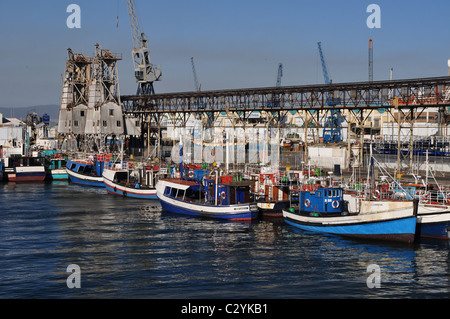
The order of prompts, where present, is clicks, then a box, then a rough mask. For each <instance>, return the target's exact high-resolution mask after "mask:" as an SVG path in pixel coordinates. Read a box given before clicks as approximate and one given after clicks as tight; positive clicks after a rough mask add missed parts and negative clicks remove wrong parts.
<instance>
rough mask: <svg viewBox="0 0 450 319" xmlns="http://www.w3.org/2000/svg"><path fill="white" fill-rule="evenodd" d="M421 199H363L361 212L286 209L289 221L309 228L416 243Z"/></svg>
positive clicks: (360, 236)
mask: <svg viewBox="0 0 450 319" xmlns="http://www.w3.org/2000/svg"><path fill="white" fill-rule="evenodd" d="M416 215H417V202H412V201H410V202H388V201H386V202H380V201H379V202H371V201H367V202H364V201H362V202H361V211H360V213H357V214H350V215H342V216H326V217H321V216H310V215H309V214H301V213H299V212H292V211H287V210H284V211H283V217H284V219H285V221H286V223H288V224H290V225H292V226H295V227H297V228H300V229H302V230H306V231H312V232H321V233H329V234H335V235H340V236H344V237H351V238H359V239H370V240H380V241H394V242H405V243H413V242H414V238H415V234H416V226H417V216H416Z"/></svg>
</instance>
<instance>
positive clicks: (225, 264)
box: [0, 184, 450, 299]
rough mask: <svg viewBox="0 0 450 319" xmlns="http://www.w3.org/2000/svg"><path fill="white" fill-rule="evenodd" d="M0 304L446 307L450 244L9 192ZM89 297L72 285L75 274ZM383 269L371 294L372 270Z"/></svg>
mask: <svg viewBox="0 0 450 319" xmlns="http://www.w3.org/2000/svg"><path fill="white" fill-rule="evenodd" d="M0 189H1V191H0V201H1V203H2V204H3V206H2V210H1V215H0V216H1V218H0V227H1V229H2V232H0V251H1V252H2V258H0V269H2V289H1V290H0V295H1V296H4V297H5V296H8V297H13V298H16V297H20V298H33V297H42V298H54V297H56V298H77V297H88V298H91V297H95V298H103V297H119V298H139V297H145V298H296V299H297V298H301V299H304V298H447V297H448V296H449V272H450V270H449V264H450V259H449V258H450V256H449V242H447V241H439V242H432V241H428V242H427V241H423V242H422V241H421V242H419V243H417V244H414V245H403V244H398V245H397V244H388V243H375V242H363V241H356V240H348V239H345V238H342V237H339V236H334V235H322V234H320V235H319V234H315V233H310V232H305V231H302V230H299V229H297V228H295V227H291V226H289V225H286V224H284V222H283V221H282V220H257V221H254V222H250V223H248V222H227V221H217V220H209V219H204V218H196V217H189V216H183V215H175V214H171V213H167V212H164V211H162V210H161V207H160V205H159V202H158V201H142V200H137V199H132V198H121V197H116V196H112V195H109V194H107V193H106V192H105V191H104V190H103V189H93V188H84V187H79V186H76V185H62V184H60V185H51V184H50V185H33V184H23V185H20V184H17V185H0ZM72 263H75V264H78V265H79V266H80V268H81V271H82V283H81V284H82V288H81V289H76V290H74V289H68V288H67V287H66V284H65V280H66V279H67V276H68V273H66V268H67V266H68V265H69V264H72ZM370 264H377V265H379V266H380V269H381V288H373V289H370V288H368V287H367V284H366V280H367V277H368V275H369V273H368V272H367V267H368V266H369V265H370Z"/></svg>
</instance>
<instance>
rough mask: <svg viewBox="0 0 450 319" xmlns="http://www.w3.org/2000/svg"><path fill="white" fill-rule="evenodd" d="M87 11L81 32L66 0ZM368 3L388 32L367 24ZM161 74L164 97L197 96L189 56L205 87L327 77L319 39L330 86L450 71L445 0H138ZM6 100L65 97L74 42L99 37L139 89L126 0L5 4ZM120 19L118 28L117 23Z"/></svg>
mask: <svg viewBox="0 0 450 319" xmlns="http://www.w3.org/2000/svg"><path fill="white" fill-rule="evenodd" d="M71 3H74V4H78V5H79V6H80V8H81V28H79V29H70V28H68V27H67V25H66V20H67V17H68V16H69V15H70V13H67V12H66V9H67V6H68V5H69V4H71ZM371 3H374V4H378V5H379V6H380V8H381V28H379V29H369V28H368V27H367V25H366V19H367V17H368V16H369V15H370V13H367V12H366V9H367V6H368V5H369V4H371ZM135 4H136V8H137V11H138V12H137V13H138V18H139V20H140V23H141V25H142V29H143V31H144V32H145V33H146V34H147V36H148V38H149V45H150V54H151V59H152V62H153V63H154V64H157V65H160V67H161V69H162V72H163V80H162V81H161V82H156V83H155V90H156V92H157V93H165V92H179V91H192V90H193V89H194V80H193V75H192V67H191V60H190V59H191V57H194V59H195V64H196V69H197V75H198V78H199V82H200V83H201V84H202V90H215V89H230V88H251V87H265V86H274V85H275V83H276V74H277V68H278V63H280V62H281V63H283V78H282V85H301V84H314V83H323V76H322V68H321V64H320V60H319V55H318V49H317V41H322V48H323V50H324V54H325V58H326V60H327V64H328V68H329V73H330V75H331V78H332V79H333V82H335V83H338V82H349V81H365V80H367V79H368V40H369V38H373V41H374V42H373V43H374V80H384V79H388V78H389V70H390V68H391V67H392V68H394V73H393V74H394V78H395V79H400V78H417V77H430V76H443V75H447V60H448V59H449V58H450V41H449V40H450V39H449V37H450V32H449V31H450V24H449V22H448V16H449V12H450V1H448V0H429V1H423V0H420V1H411V0H410V1H399V0H395V1H393V0H390V1H382V0H370V1H365V0H345V1H332V0H315V1H313V0H290V1H289V0H277V1H274V0H272V1H267V0H239V1H237V0H227V1H224V0H190V1H187V0H164V1H151V0H135ZM0 10H1V11H0V28H1V33H0V43H1V47H0V57H1V59H0V96H1V99H0V107H22V106H36V105H44V104H59V103H60V99H61V91H62V83H61V75H62V74H63V72H64V66H65V60H66V57H67V48H72V49H73V51H74V52H81V53H84V54H85V55H92V54H93V52H94V44H95V43H99V44H100V45H101V46H102V47H103V48H105V49H110V50H111V51H112V52H115V53H122V54H123V60H122V61H120V62H119V79H120V90H121V93H122V94H134V93H135V91H136V83H135V81H134V78H133V67H132V61H131V53H130V51H131V49H132V37H131V27H130V22H129V19H128V10H127V5H126V0H94V1H92V0H91V1H87V0H70V1H65V0H42V1H24V0H16V1H2V5H1V9H0ZM117 15H118V16H119V25H118V27H117V25H116V18H117Z"/></svg>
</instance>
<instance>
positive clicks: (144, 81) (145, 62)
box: [127, 0, 162, 95]
mask: <svg viewBox="0 0 450 319" xmlns="http://www.w3.org/2000/svg"><path fill="white" fill-rule="evenodd" d="M127 5H128V15H129V17H130V24H131V33H132V35H133V46H134V47H133V50H132V51H131V53H132V56H133V64H134V77H135V79H136V82H137V83H138V89H137V95H142V94H147V95H148V94H155V90H154V88H153V82H155V81H161V78H162V72H161V69H160V68H159V67H155V66H153V64H152V63H151V60H150V51H149V48H148V39H147V36H146V35H145V33H144V32H142V31H141V27H140V25H139V20H138V18H137V15H136V9H135V5H134V1H133V0H127Z"/></svg>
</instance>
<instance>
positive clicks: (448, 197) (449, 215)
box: [372, 160, 450, 240]
mask: <svg viewBox="0 0 450 319" xmlns="http://www.w3.org/2000/svg"><path fill="white" fill-rule="evenodd" d="M427 163H428V160H427V161H426V164H427ZM378 166H380V165H378ZM380 169H381V170H383V168H381V167H380ZM430 173H431V171H430V170H429V169H428V164H427V168H426V176H425V180H422V183H420V180H419V179H418V178H417V177H416V176H413V177H414V181H412V182H406V183H400V181H399V180H398V179H395V178H393V177H392V176H390V174H389V173H388V172H387V171H385V170H384V171H383V174H384V175H383V176H382V178H381V180H380V182H379V183H378V185H377V186H376V189H375V190H374V191H373V194H372V199H373V200H379V199H387V200H394V201H410V200H413V199H417V200H418V201H419V204H418V209H417V229H416V237H423V238H435V239H443V240H448V239H449V233H450V188H449V187H448V186H447V187H446V186H443V185H440V184H439V183H438V182H437V180H436V179H435V177H434V175H433V174H432V173H431V176H430V178H431V179H432V180H434V183H435V184H431V183H429V174H430Z"/></svg>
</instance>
